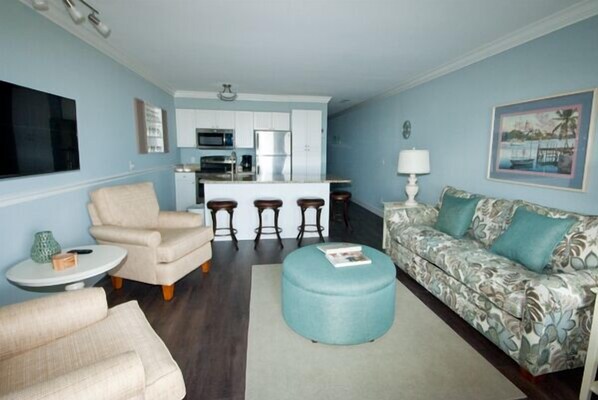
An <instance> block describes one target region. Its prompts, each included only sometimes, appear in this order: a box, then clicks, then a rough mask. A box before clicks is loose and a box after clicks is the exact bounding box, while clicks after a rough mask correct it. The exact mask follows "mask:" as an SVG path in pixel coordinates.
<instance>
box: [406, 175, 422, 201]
mask: <svg viewBox="0 0 598 400" xmlns="http://www.w3.org/2000/svg"><path fill="white" fill-rule="evenodd" d="M417 192H419V187H418V186H417V176H416V175H415V174H411V175H409V179H408V180H407V185H406V186H405V193H407V201H406V202H405V205H406V206H407V207H415V206H417V201H415V196H416V195H417Z"/></svg>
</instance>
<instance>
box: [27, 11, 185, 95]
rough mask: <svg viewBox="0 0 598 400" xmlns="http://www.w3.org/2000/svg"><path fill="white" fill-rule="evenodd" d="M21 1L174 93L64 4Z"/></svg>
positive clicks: (167, 91) (138, 73)
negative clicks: (36, 5) (78, 21)
mask: <svg viewBox="0 0 598 400" xmlns="http://www.w3.org/2000/svg"><path fill="white" fill-rule="evenodd" d="M19 1H20V2H21V3H23V4H24V5H25V6H27V7H29V8H30V9H31V10H32V11H34V12H35V13H36V14H39V15H41V16H43V17H45V18H47V19H49V20H50V21H52V22H54V23H55V24H56V25H58V26H60V27H61V28H62V29H64V30H65V31H67V32H69V33H71V34H72V35H74V36H76V37H77V38H79V39H81V40H82V41H84V42H85V43H87V44H89V45H90V46H92V47H93V48H95V49H97V50H98V51H100V52H102V53H104V54H105V55H107V56H108V57H110V58H112V59H113V60H114V61H116V62H117V63H119V64H121V65H123V66H125V67H126V68H128V69H130V70H131V71H133V72H134V73H136V74H137V75H139V76H141V77H142V78H143V79H145V80H147V81H148V82H150V83H152V84H154V85H156V86H157V87H158V88H160V89H162V90H163V91H165V92H166V93H168V94H170V95H171V96H173V95H174V89H173V88H171V87H170V86H169V85H168V84H167V83H166V82H164V81H163V80H161V79H159V78H158V77H156V76H155V75H154V74H152V73H151V72H149V71H148V70H147V69H146V68H145V67H143V66H142V65H141V64H140V63H138V62H137V61H135V60H134V59H133V58H131V57H129V56H128V55H126V54H125V53H123V52H121V51H120V50H117V49H116V48H115V47H114V46H112V45H111V44H110V38H108V39H105V38H103V37H102V36H100V34H99V33H97V32H96V31H95V29H94V28H93V27H92V26H90V25H89V24H88V23H86V22H85V23H83V24H81V25H77V24H75V23H74V22H73V20H71V18H70V17H69V15H68V12H67V11H66V10H65V9H64V7H62V5H60V6H57V4H55V3H52V2H50V3H51V4H50V9H49V10H47V11H37V10H36V9H35V8H33V5H32V4H31V1H30V0H19Z"/></svg>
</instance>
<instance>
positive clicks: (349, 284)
mask: <svg viewBox="0 0 598 400" xmlns="http://www.w3.org/2000/svg"><path fill="white" fill-rule="evenodd" d="M362 250H363V252H364V254H365V255H366V256H368V257H369V258H370V259H371V260H372V263H371V264H369V265H359V266H355V267H343V268H335V267H334V266H333V265H332V264H330V262H328V260H327V259H326V257H325V256H324V253H322V252H321V251H320V250H318V248H317V245H313V246H307V247H304V248H301V249H299V250H295V251H293V252H292V253H291V254H289V255H288V256H287V257H286V258H285V260H284V263H283V268H282V314H283V316H284V319H285V321H286V323H287V324H288V325H289V326H290V327H291V329H293V330H294V331H295V332H297V333H298V334H300V335H301V336H304V337H306V338H308V339H311V340H313V341H317V342H321V343H327V344H343V345H348V344H359V343H365V342H369V341H372V340H374V339H376V338H379V337H380V336H382V335H384V334H385V333H386V331H388V330H389V329H390V327H391V326H392V323H393V321H394V317H395V296H396V270H395V266H394V264H393V262H392V261H391V260H390V258H389V257H388V256H386V255H385V254H383V253H381V252H379V251H377V250H374V249H372V248H371V247H367V246H362Z"/></svg>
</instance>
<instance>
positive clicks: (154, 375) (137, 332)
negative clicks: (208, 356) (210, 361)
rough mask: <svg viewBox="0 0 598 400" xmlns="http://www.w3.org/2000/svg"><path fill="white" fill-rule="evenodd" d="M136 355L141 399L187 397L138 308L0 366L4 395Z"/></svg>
mask: <svg viewBox="0 0 598 400" xmlns="http://www.w3.org/2000/svg"><path fill="white" fill-rule="evenodd" d="M129 351H134V352H135V353H137V354H138V355H139V357H140V358H141V362H142V363H143V367H144V369H145V384H146V391H145V399H146V400H152V399H160V398H164V393H168V394H169V395H171V396H172V398H179V399H180V398H183V397H184V396H185V383H184V381H183V377H182V374H181V371H180V370H179V368H178V367H177V365H176V362H175V361H174V360H173V359H172V357H171V355H170V353H169V352H168V349H167V348H166V346H165V345H164V343H163V342H162V340H160V338H159V337H158V335H157V334H156V333H155V332H154V330H153V329H152V327H151V326H150V324H149V323H148V321H147V319H146V318H145V316H144V315H143V313H142V312H141V309H140V308H139V306H138V305H137V302H135V301H130V302H128V303H124V304H121V305H118V306H116V307H114V308H112V309H110V310H109V311H108V316H107V317H106V318H104V319H103V320H101V321H99V322H97V323H95V324H92V325H90V326H88V327H86V328H84V329H81V330H79V331H76V332H75V333H72V334H70V335H68V336H64V337H62V338H60V339H58V340H55V341H53V342H51V343H49V344H46V345H44V346H40V347H36V348H34V349H32V350H29V351H27V352H24V353H21V354H19V355H17V356H15V357H12V358H9V359H6V360H3V361H1V362H0V382H3V387H2V389H1V392H2V393H10V392H12V391H14V390H19V389H21V388H23V387H25V386H29V385H33V384H37V383H40V382H44V381H47V380H49V379H53V378H55V377H58V376H60V375H64V374H66V373H68V372H71V371H75V370H77V369H78V368H80V367H83V366H87V365H91V364H93V363H95V362H98V361H101V360H105V359H107V358H110V357H113V356H116V355H119V354H124V353H126V352H129Z"/></svg>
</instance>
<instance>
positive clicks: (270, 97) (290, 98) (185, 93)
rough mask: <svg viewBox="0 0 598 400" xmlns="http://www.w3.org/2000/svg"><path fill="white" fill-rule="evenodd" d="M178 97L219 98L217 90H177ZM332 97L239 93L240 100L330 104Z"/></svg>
mask: <svg viewBox="0 0 598 400" xmlns="http://www.w3.org/2000/svg"><path fill="white" fill-rule="evenodd" d="M174 97H176V98H186V99H205V100H219V99H218V94H217V92H202V91H189V90H177V91H175V92H174ZM331 99H332V97H330V96H302V95H292V94H291V95H279V94H258V93H238V96H237V99H236V100H239V101H272V102H279V103H322V104H328V102H330V100H331Z"/></svg>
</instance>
